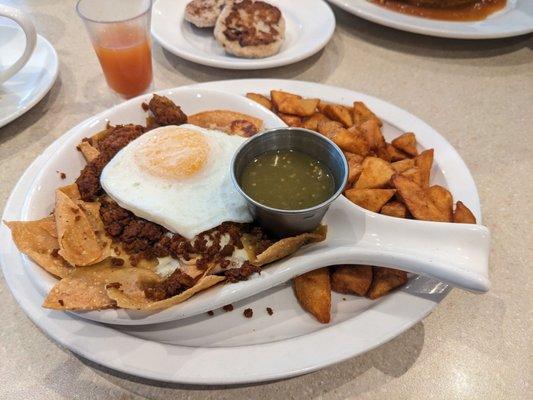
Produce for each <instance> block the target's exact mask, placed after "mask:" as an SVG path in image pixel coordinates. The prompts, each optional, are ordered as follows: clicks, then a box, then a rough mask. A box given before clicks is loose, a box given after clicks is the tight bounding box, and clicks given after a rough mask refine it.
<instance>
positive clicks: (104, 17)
mask: <svg viewBox="0 0 533 400" xmlns="http://www.w3.org/2000/svg"><path fill="white" fill-rule="evenodd" d="M151 3H152V2H151V0H79V1H78V4H77V6H76V10H77V11H78V14H79V15H80V17H81V19H82V20H83V22H84V23H85V27H86V28H87V31H88V32H89V36H90V38H91V42H92V44H93V47H94V51H95V52H96V55H97V56H98V60H99V61H100V65H101V66H102V70H103V71H104V76H105V79H106V81H107V84H108V85H109V87H110V88H111V89H112V90H113V91H114V92H115V93H117V94H118V95H119V96H120V97H122V98H126V99H129V98H132V97H135V96H138V95H140V94H142V93H145V92H147V91H150V90H151V89H152V51H151V47H152V45H151V40H150V15H151V6H152V4H151Z"/></svg>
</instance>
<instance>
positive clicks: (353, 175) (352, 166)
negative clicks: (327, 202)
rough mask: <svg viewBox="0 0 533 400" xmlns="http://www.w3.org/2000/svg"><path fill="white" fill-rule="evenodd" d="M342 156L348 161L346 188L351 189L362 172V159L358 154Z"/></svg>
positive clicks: (347, 153)
mask: <svg viewBox="0 0 533 400" xmlns="http://www.w3.org/2000/svg"><path fill="white" fill-rule="evenodd" d="M344 156H345V157H346V161H348V182H347V187H348V188H351V187H352V185H353V183H354V182H355V181H356V180H357V179H359V175H361V171H363V160H364V157H363V156H360V155H359V154H355V153H349V152H345V153H344Z"/></svg>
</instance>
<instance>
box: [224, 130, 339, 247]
mask: <svg viewBox="0 0 533 400" xmlns="http://www.w3.org/2000/svg"><path fill="white" fill-rule="evenodd" d="M272 150H298V151H301V152H302V153H306V154H308V155H309V156H311V157H313V158H315V159H317V160H319V161H320V162H321V163H322V164H323V165H325V166H326V167H328V168H329V170H330V171H331V173H332V174H333V179H334V181H335V191H334V193H333V195H332V196H331V197H330V198H329V199H328V200H326V201H324V202H323V203H321V204H318V205H316V206H314V207H311V208H305V209H302V210H282V209H278V208H272V207H268V206H265V205H263V204H261V203H258V202H257V201H255V200H254V199H252V198H251V197H250V196H248V195H247V194H246V192H244V190H243V189H242V187H241V185H240V179H241V176H242V172H243V170H244V168H245V167H246V166H247V165H248V164H249V163H250V162H251V161H252V160H253V159H254V158H255V157H257V156H259V155H261V154H263V153H266V152H268V151H272ZM231 179H232V181H233V184H234V185H235V187H236V188H237V190H238V191H239V192H240V193H241V195H242V196H244V198H245V199H246V200H247V202H248V208H249V209H250V211H251V213H252V215H253V217H254V219H255V220H257V221H258V222H259V224H260V225H261V226H262V227H263V228H265V229H266V230H268V231H270V232H271V233H273V234H275V235H277V236H280V237H285V236H292V235H297V234H299V233H303V232H311V231H313V230H314V229H316V228H317V227H318V225H319V224H320V222H321V221H322V218H323V217H324V215H325V214H326V211H327V210H328V208H329V206H330V205H331V203H332V202H333V201H334V200H335V199H336V198H337V197H339V195H340V194H341V193H342V192H343V190H344V187H345V186H346V181H347V179H348V163H347V162H346V158H345V157H344V154H343V153H342V151H341V149H339V147H338V146H337V145H336V144H335V143H333V142H332V141H331V140H329V139H328V138H326V137H325V136H322V135H320V134H318V133H316V132H313V131H310V130H308V129H302V128H278V129H273V130H270V131H267V132H265V133H262V134H260V135H256V136H254V137H252V138H251V139H249V140H248V141H246V142H245V143H243V144H242V145H241V147H240V148H239V149H238V150H237V152H236V153H235V155H234V156H233V160H232V162H231Z"/></svg>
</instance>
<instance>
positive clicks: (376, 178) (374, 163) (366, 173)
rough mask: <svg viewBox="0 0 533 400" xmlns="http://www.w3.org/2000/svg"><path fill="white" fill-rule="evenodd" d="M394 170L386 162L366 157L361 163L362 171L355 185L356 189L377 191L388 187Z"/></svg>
mask: <svg viewBox="0 0 533 400" xmlns="http://www.w3.org/2000/svg"><path fill="white" fill-rule="evenodd" d="M392 175H394V169H392V167H391V166H390V164H389V163H388V162H387V161H384V160H382V159H381V158H377V157H367V158H365V160H364V161H363V171H362V172H361V176H360V177H359V179H358V181H357V182H356V183H355V186H354V187H355V188H356V189H379V188H383V187H385V186H387V185H388V183H389V181H390V178H391V176H392Z"/></svg>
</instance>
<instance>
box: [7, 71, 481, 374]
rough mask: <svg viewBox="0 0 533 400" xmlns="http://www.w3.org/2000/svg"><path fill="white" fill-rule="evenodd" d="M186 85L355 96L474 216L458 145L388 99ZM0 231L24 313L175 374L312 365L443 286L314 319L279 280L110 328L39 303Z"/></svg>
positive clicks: (126, 363) (388, 327) (99, 349)
mask: <svg viewBox="0 0 533 400" xmlns="http://www.w3.org/2000/svg"><path fill="white" fill-rule="evenodd" d="M194 87H195V88H206V89H207V88H208V89H214V90H221V91H228V92H233V93H240V94H242V93H246V92H250V91H255V92H264V93H267V92H268V91H269V90H270V89H272V88H276V89H284V90H287V91H292V92H296V93H299V94H301V95H303V96H309V97H321V98H323V99H325V100H329V101H336V102H341V103H342V102H345V103H350V102H351V101H353V100H355V99H357V100H362V101H364V102H365V103H367V104H368V106H369V107H370V108H371V109H373V110H374V111H375V112H376V113H377V114H378V116H380V117H381V118H382V119H383V120H384V122H385V125H386V128H385V134H386V136H388V137H389V138H390V137H391V135H397V134H398V132H399V131H407V130H413V131H415V132H416V134H417V137H418V138H419V141H420V144H421V145H422V146H423V147H434V148H435V149H436V164H437V167H436V169H437V171H436V172H437V173H436V175H435V177H436V179H435V182H438V183H441V184H446V185H448V187H449V188H450V190H451V191H452V193H453V194H454V196H457V197H458V198H461V199H462V200H463V201H464V202H465V203H466V204H468V205H469V206H471V209H472V211H473V212H474V213H475V214H476V216H477V217H480V207H479V198H478V195H477V191H476V188H475V184H474V182H473V180H472V177H471V175H470V173H469V171H468V169H467V167H466V166H465V164H464V162H463V161H462V160H461V158H460V157H459V155H458V154H457V152H456V151H455V150H454V149H453V148H452V147H451V145H450V144H449V143H448V142H446V140H445V139H444V138H442V137H441V136H440V135H439V134H438V133H437V132H435V131H434V130H433V129H432V128H431V127H429V126H428V125H426V124H425V123H424V122H422V121H420V120H419V119H417V118H416V117H414V116H412V115H411V114H409V113H407V112H406V111H403V110H401V109H399V108H397V107H395V106H393V105H391V104H388V103H386V102H384V101H381V100H379V99H376V98H373V97H370V96H366V95H364V94H361V93H357V92H353V91H349V90H345V89H340V88H335V87H331V86H325V85H319V84H314V83H307V82H295V81H284V80H240V81H222V82H210V83H205V84H200V85H194ZM161 93H162V94H165V91H162V92H161ZM91 121H93V119H89V120H87V121H86V122H84V123H82V124H80V125H78V126H77V127H75V128H73V129H72V130H71V131H70V132H68V133H66V134H65V135H63V136H62V137H61V138H59V139H58V140H57V141H56V142H55V143H53V144H52V145H51V146H50V147H49V148H48V149H47V150H45V151H44V152H43V154H42V155H41V156H40V157H39V158H38V159H36V160H35V161H34V163H33V164H32V165H31V166H30V167H29V168H28V170H27V171H26V172H25V174H24V175H23V177H22V178H21V179H20V181H19V183H18V184H17V186H16V187H15V189H14V190H13V193H12V195H11V196H10V198H9V200H8V203H7V206H6V209H5V212H4V216H3V218H4V219H7V220H13V219H18V218H21V212H22V209H23V203H24V202H25V199H26V194H27V190H28V188H29V187H30V186H31V185H32V181H33V179H34V178H35V177H36V176H37V174H38V173H39V170H40V169H41V167H42V166H43V165H44V163H45V162H46V161H47V159H48V158H49V157H50V155H51V154H53V153H54V152H55V151H57V150H58V149H60V148H61V147H62V146H64V145H65V143H66V142H67V141H68V140H69V138H70V137H72V136H73V135H75V134H76V132H78V131H79V130H80V129H84V128H85V127H87V126H88V124H90V122H91ZM480 222H481V221H480ZM0 240H1V241H2V243H5V246H3V248H2V253H1V254H0V255H1V259H0V261H1V264H2V268H3V273H4V276H5V279H6V282H7V283H8V286H9V287H10V289H11V291H12V293H13V295H14V296H15V298H16V299H17V301H18V302H19V304H20V305H21V307H22V308H23V309H24V311H25V312H26V314H27V315H28V316H29V317H30V318H31V319H32V320H33V321H34V322H35V324H36V325H38V326H39V327H40V328H41V329H42V330H43V331H44V332H45V333H47V334H48V335H49V336H50V337H51V338H53V339H54V340H56V341H57V342H59V343H60V344H61V345H63V346H65V347H67V348H69V349H70V350H72V351H73V352H75V353H78V354H80V355H82V356H83V357H85V358H87V359H89V360H91V361H94V362H96V363H99V364H102V365H104V366H106V367H109V368H113V369H115V370H118V371H121V372H125V373H129V374H132V375H136V376H141V377H145V378H151V379H156V380H161V381H169V382H177V383H191V384H236V383H248V382H257V381H266V380H273V379H280V378H285V377H290V376H294V375H298V374H302V373H306V372H311V371H314V370H316V369H319V368H322V367H325V366H327V365H330V364H333V363H336V362H339V361H342V360H345V359H347V358H350V357H353V356H356V355H358V354H361V353H364V352H366V351H369V350H371V349H373V348H375V347H377V346H379V345H381V344H383V343H385V342H387V341H388V340H390V339H392V338H394V337H395V336H397V335H399V334H400V333H402V332H403V331H405V330H406V329H408V328H409V327H411V326H412V325H414V324H415V323H417V322H418V321H420V320H421V319H422V318H424V317H425V316H426V315H427V314H428V313H430V312H431V310H433V308H434V307H435V306H436V305H437V304H438V302H440V301H441V300H442V299H443V298H444V297H445V296H446V294H447V293H448V290H449V289H448V287H447V286H446V285H444V284H442V283H439V282H435V281H432V280H429V279H427V278H423V277H414V278H411V280H410V282H409V284H408V285H407V286H406V287H404V288H403V289H402V290H401V291H397V292H395V293H393V294H391V295H389V296H386V297H385V298H383V299H380V300H378V301H369V300H367V299H363V298H359V297H355V296H339V295H335V296H334V299H333V303H334V304H333V319H332V322H331V323H330V324H329V325H322V324H319V323H318V322H316V321H315V320H314V319H313V318H312V317H310V316H309V315H307V314H306V313H305V312H303V311H302V310H301V308H300V307H299V305H298V304H297V301H296V299H295V298H294V295H293V294H292V289H291V288H290V287H289V286H287V285H285V286H281V287H278V288H276V289H273V290H271V291H269V292H266V293H263V294H262V295H260V296H256V297H254V298H251V299H248V300H246V301H243V302H241V303H239V304H235V306H236V310H234V311H233V312H230V313H224V312H222V311H220V310H217V311H216V313H215V316H214V317H209V316H207V315H205V316H204V315H202V316H198V317H195V318H190V319H187V320H183V321H177V322H171V323H165V324H158V325H150V326H144V327H117V326H111V325H101V324H98V323H94V322H91V321H87V320H82V319H80V318H79V317H76V316H75V315H74V314H68V313H62V312H54V311H50V310H45V309H42V308H41V307H40V304H41V303H42V300H43V296H42V294H41V293H40V292H39V291H38V290H36V288H34V287H33V286H32V283H31V281H30V280H29V278H28V276H27V274H26V272H25V268H28V267H29V264H31V263H30V262H29V261H28V260H27V259H25V258H24V257H23V256H22V255H21V254H20V253H19V252H18V251H17V250H16V248H15V246H14V244H13V242H12V241H11V237H10V233H9V230H8V229H7V228H6V227H5V226H2V227H1V228H0ZM343 298H346V301H344V300H343ZM267 306H270V307H272V308H273V309H274V315H273V316H268V314H267V313H266V312H265V307H267ZM248 307H251V308H252V309H253V310H254V317H253V318H252V319H251V320H249V319H246V318H244V317H243V316H242V310H243V309H244V308H248ZM250 360H253V362H251V361H250Z"/></svg>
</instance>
